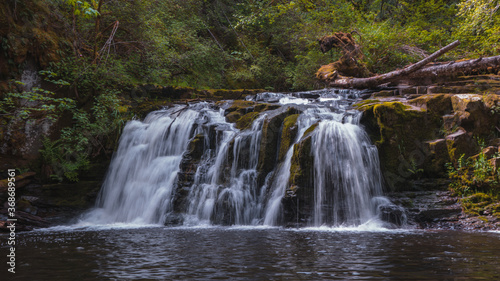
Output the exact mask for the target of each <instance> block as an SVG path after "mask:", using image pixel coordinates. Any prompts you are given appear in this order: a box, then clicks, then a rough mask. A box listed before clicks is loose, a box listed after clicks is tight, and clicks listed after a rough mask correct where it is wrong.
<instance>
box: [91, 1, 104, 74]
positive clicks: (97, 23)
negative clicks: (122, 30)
mask: <svg viewBox="0 0 500 281" xmlns="http://www.w3.org/2000/svg"><path fill="white" fill-rule="evenodd" d="M103 3H104V1H103V0H100V1H99V3H98V4H97V12H98V15H97V16H96V18H95V26H94V54H93V63H94V64H95V63H96V62H97V57H98V55H99V53H98V51H97V49H98V46H97V44H98V43H99V39H100V38H101V33H100V32H99V29H100V28H101V8H102V4H103Z"/></svg>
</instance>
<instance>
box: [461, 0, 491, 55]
mask: <svg viewBox="0 0 500 281" xmlns="http://www.w3.org/2000/svg"><path fill="white" fill-rule="evenodd" d="M458 8H459V10H458V13H457V16H458V17H459V20H460V22H459V24H458V25H457V26H456V29H455V33H456V36H457V37H458V38H460V39H461V40H462V41H463V42H465V43H466V44H467V45H468V46H470V48H469V49H470V52H471V53H472V54H479V55H497V54H499V53H500V45H499V44H500V43H499V42H500V11H499V8H500V2H499V1H498V0H464V1H461V2H460V3H459V4H458Z"/></svg>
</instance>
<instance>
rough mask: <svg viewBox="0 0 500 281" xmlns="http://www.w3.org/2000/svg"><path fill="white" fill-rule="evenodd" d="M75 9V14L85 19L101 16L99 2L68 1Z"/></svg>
mask: <svg viewBox="0 0 500 281" xmlns="http://www.w3.org/2000/svg"><path fill="white" fill-rule="evenodd" d="M66 3H68V4H69V5H71V6H72V7H73V9H74V10H73V13H74V14H75V15H77V16H82V17H84V18H92V17H95V16H98V15H99V12H98V11H97V5H98V1H95V0H91V1H80V0H66Z"/></svg>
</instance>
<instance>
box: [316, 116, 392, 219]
mask: <svg viewBox="0 0 500 281" xmlns="http://www.w3.org/2000/svg"><path fill="white" fill-rule="evenodd" d="M354 120H355V119H354ZM340 121H341V120H339V119H337V120H327V121H322V122H320V124H319V126H318V127H317V128H316V130H315V132H314V134H313V143H312V148H313V149H312V154H313V158H314V184H315V194H314V197H315V207H314V225H316V226H319V225H323V224H325V223H328V224H333V225H341V224H344V225H360V224H364V223H366V222H367V221H369V220H370V219H372V218H373V217H374V216H375V209H376V208H377V206H376V205H373V204H372V200H371V199H372V198H373V197H376V196H382V178H381V174H380V169H379V162H378V156H377V151H376V149H375V148H374V147H373V146H372V145H371V144H370V140H369V138H368V136H367V134H366V133H365V132H364V131H363V130H362V129H361V127H360V126H359V125H357V124H353V123H341V122H340ZM351 121H352V120H351Z"/></svg>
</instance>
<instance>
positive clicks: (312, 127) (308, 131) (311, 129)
mask: <svg viewBox="0 0 500 281" xmlns="http://www.w3.org/2000/svg"><path fill="white" fill-rule="evenodd" d="M318 125H319V122H318V123H314V124H312V125H311V127H309V128H307V130H306V131H305V132H304V136H307V135H309V134H310V133H312V132H313V131H314V130H316V128H317V127H318Z"/></svg>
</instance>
